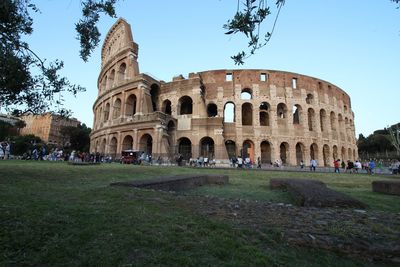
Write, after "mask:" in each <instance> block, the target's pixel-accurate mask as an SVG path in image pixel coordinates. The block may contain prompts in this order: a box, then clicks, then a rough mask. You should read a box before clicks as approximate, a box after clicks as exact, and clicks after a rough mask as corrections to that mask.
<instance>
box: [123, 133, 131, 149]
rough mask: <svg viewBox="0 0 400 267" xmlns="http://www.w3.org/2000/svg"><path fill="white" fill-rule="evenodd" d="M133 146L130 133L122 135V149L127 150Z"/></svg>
mask: <svg viewBox="0 0 400 267" xmlns="http://www.w3.org/2000/svg"><path fill="white" fill-rule="evenodd" d="M132 148H133V138H132V136H130V135H127V136H125V137H124V140H123V141H122V150H129V149H132Z"/></svg>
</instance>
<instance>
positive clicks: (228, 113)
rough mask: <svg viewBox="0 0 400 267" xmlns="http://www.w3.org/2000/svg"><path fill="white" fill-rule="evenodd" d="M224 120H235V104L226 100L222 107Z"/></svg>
mask: <svg viewBox="0 0 400 267" xmlns="http://www.w3.org/2000/svg"><path fill="white" fill-rule="evenodd" d="M224 122H235V104H234V103H232V102H227V103H226V104H225V107H224Z"/></svg>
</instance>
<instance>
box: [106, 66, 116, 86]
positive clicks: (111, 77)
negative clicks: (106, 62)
mask: <svg viewBox="0 0 400 267" xmlns="http://www.w3.org/2000/svg"><path fill="white" fill-rule="evenodd" d="M114 78H115V70H112V71H111V74H110V76H108V83H107V84H108V87H109V88H113V87H114Z"/></svg>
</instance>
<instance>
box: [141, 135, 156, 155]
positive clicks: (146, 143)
mask: <svg viewBox="0 0 400 267" xmlns="http://www.w3.org/2000/svg"><path fill="white" fill-rule="evenodd" d="M139 150H140V151H143V152H144V153H145V154H146V155H151V154H152V152H153V138H152V137H151V135H150V134H144V135H143V136H142V137H141V138H140V142H139Z"/></svg>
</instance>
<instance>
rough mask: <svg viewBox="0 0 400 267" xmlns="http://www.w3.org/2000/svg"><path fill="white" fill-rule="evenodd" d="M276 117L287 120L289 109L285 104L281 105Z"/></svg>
mask: <svg viewBox="0 0 400 267" xmlns="http://www.w3.org/2000/svg"><path fill="white" fill-rule="evenodd" d="M276 115H277V116H278V118H279V119H286V118H287V107H286V105H285V104H284V103H279V104H278V107H277V109H276Z"/></svg>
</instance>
